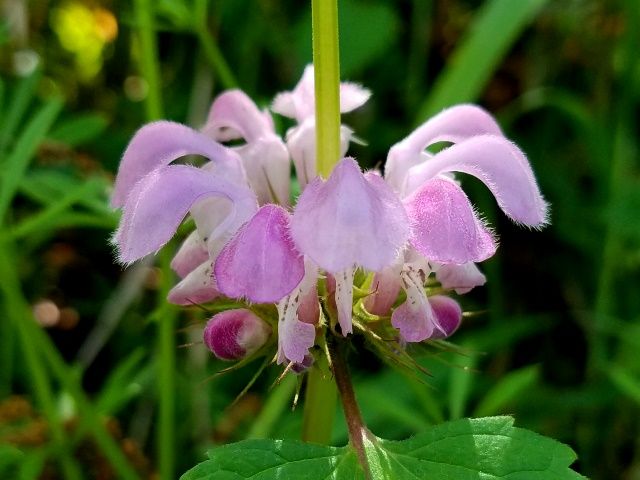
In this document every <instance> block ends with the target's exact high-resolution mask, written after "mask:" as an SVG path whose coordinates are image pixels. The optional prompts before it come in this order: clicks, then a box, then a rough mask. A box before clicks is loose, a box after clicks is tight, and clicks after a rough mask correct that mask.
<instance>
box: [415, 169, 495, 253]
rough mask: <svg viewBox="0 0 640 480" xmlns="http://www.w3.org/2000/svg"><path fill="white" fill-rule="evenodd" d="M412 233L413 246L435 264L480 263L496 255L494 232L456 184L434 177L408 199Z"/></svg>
mask: <svg viewBox="0 0 640 480" xmlns="http://www.w3.org/2000/svg"><path fill="white" fill-rule="evenodd" d="M405 207H406V209H407V214H408V215H409V219H410V221H411V226H412V232H411V239H410V241H409V243H410V244H411V246H413V247H414V248H415V249H416V250H417V251H418V252H420V253H421V254H422V255H424V256H425V257H426V258H427V259H429V260H431V261H436V262H439V263H456V264H462V263H467V262H480V261H482V260H486V259H487V258H489V257H490V256H492V255H493V254H494V253H495V250H496V248H497V247H496V243H495V241H494V239H493V236H492V235H491V232H490V231H489V230H488V229H487V228H486V227H485V226H484V225H483V223H482V222H481V221H480V220H479V219H478V218H477V217H476V215H475V213H474V211H473V208H472V207H471V204H470V203H469V199H468V198H467V196H466V195H465V194H464V192H463V191H462V189H461V188H460V187H459V186H458V185H456V184H455V183H454V182H452V181H450V180H447V179H444V178H434V179H432V180H429V181H428V182H426V183H425V184H424V185H422V187H420V189H419V190H418V191H416V192H415V193H414V194H413V195H411V196H410V197H409V198H407V199H406V200H405Z"/></svg>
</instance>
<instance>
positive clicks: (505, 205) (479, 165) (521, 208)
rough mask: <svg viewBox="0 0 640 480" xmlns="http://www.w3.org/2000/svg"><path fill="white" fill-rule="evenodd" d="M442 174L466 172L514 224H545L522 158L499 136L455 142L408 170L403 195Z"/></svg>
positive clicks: (541, 203)
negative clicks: (480, 182)
mask: <svg viewBox="0 0 640 480" xmlns="http://www.w3.org/2000/svg"><path fill="white" fill-rule="evenodd" d="M446 172H462V173H468V174H469V175H473V176H474V177H477V178H478V179H480V180H481V181H482V182H483V183H484V184H485V185H486V186H487V187H488V188H489V190H491V193H493V196H494V197H495V198H496V200H497V202H498V205H499V206H500V208H501V209H502V210H503V211H504V213H505V214H506V215H507V216H508V217H509V218H511V219H512V220H513V221H515V222H519V223H523V224H525V225H528V226H531V227H541V226H543V225H544V224H545V223H546V221H547V203H546V202H545V201H544V198H543V197H542V194H541V193H540V190H539V189H538V185H537V183H536V180H535V178H534V176H533V172H532V171H531V166H530V165H529V162H528V161H527V159H526V157H525V155H524V154H523V153H522V151H520V149H518V147H516V146H515V145H514V144H513V143H511V142H510V141H509V140H507V139H506V138H504V137H501V136H494V135H480V136H476V137H473V138H470V139H468V140H465V141H463V142H460V143H457V144H455V145H453V146H451V147H449V148H447V149H445V150H443V151H441V152H439V153H438V154H436V155H434V156H433V157H432V158H431V159H429V161H427V162H424V163H421V164H419V165H416V166H414V167H412V168H411V169H410V170H409V172H408V175H407V179H406V182H407V184H406V192H407V193H411V192H414V191H416V190H417V189H418V188H420V186H421V185H422V184H424V183H425V182H426V181H428V180H430V179H432V178H434V177H436V176H437V175H439V174H441V173H446Z"/></svg>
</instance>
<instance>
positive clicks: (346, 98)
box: [271, 65, 371, 190]
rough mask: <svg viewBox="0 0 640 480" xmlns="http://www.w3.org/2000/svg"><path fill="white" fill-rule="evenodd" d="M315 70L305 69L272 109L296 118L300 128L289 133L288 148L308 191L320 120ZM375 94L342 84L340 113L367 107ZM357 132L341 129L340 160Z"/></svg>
mask: <svg viewBox="0 0 640 480" xmlns="http://www.w3.org/2000/svg"><path fill="white" fill-rule="evenodd" d="M313 75H314V71H313V66H312V65H308V66H307V67H306V68H305V69H304V73H303V74H302V78H301V79H300V81H299V82H298V84H297V85H296V86H295V88H294V89H293V90H292V91H290V92H282V93H279V94H278V95H277V96H276V98H275V99H274V100H273V104H272V106H271V109H272V110H273V111H274V112H276V113H279V114H280V115H283V116H285V117H289V118H292V119H294V120H295V121H296V123H297V125H295V126H294V127H292V128H291V129H289V131H288V132H287V135H286V138H287V148H288V149H289V153H290V154H291V158H292V159H293V164H294V165H295V168H296V175H297V178H298V183H299V184H300V189H301V190H304V189H305V187H306V186H307V184H308V183H309V182H311V181H312V180H313V179H314V178H316V172H317V170H316V120H315V107H316V100H315V95H314V90H313V89H314V78H313ZM370 96H371V92H370V91H369V90H367V89H366V88H363V87H362V86H360V85H358V84H356V83H350V82H342V83H341V84H340V112H342V113H347V112H351V111H352V110H355V109H356V108H359V107H361V106H362V105H364V104H365V103H366V102H367V100H369V97H370ZM352 138H353V131H352V130H351V129H350V128H349V127H347V126H345V125H341V126H340V157H343V156H344V155H345V154H346V153H347V149H348V148H349V142H351V140H352Z"/></svg>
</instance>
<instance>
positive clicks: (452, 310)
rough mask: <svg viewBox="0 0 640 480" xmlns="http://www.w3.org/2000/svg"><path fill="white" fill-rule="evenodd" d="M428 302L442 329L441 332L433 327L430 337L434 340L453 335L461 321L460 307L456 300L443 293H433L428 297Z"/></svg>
mask: <svg viewBox="0 0 640 480" xmlns="http://www.w3.org/2000/svg"><path fill="white" fill-rule="evenodd" d="M429 304H430V305H431V308H432V309H433V313H434V314H435V316H436V318H437V319H438V324H439V325H440V327H442V330H444V331H443V332H441V331H439V330H438V329H437V328H436V329H434V331H433V335H431V339H432V340H436V339H440V338H447V337H450V336H451V335H453V333H454V332H455V331H456V330H457V329H458V327H459V326H460V323H461V322H462V309H461V308H460V305H459V304H458V302H456V301H455V300H453V299H452V298H449V297H447V296H445V295H434V296H433V297H429Z"/></svg>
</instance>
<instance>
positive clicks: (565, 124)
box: [0, 0, 640, 479]
mask: <svg viewBox="0 0 640 480" xmlns="http://www.w3.org/2000/svg"><path fill="white" fill-rule="evenodd" d="M2 6H3V9H4V10H3V11H4V13H5V15H4V16H3V17H2V20H1V23H0V52H1V55H0V71H1V77H0V222H1V223H0V312H2V314H1V315H0V365H1V367H0V477H2V478H25V479H28V478H71V479H74V478H131V479H135V478H151V476H152V475H153V473H154V472H156V473H159V474H160V478H166V479H169V478H176V476H177V475H178V474H179V473H182V472H184V471H185V470H186V469H187V468H189V467H191V466H192V465H194V464H195V463H196V462H197V461H200V460H202V459H203V458H204V452H205V450H206V449H207V447H210V446H211V445H213V444H219V443H222V442H227V441H234V440H240V439H243V438H248V437H267V436H274V437H280V438H297V437H298V436H299V431H300V423H301V414H300V412H299V411H298V410H296V411H295V412H293V413H289V412H288V407H289V405H290V403H291V395H292V393H293V391H294V390H295V385H293V384H290V383H291V382H288V383H287V382H285V383H283V384H281V385H280V386H277V387H274V388H273V389H270V387H271V386H272V384H273V382H274V380H275V379H276V377H277V376H278V375H279V372H278V371H276V370H275V369H273V370H269V369H268V370H267V371H266V374H265V375H264V376H262V377H261V378H259V379H258V380H257V381H256V383H255V385H254V386H253V387H252V388H251V389H250V391H249V393H248V394H247V395H245V396H244V397H242V398H240V399H239V400H238V401H237V402H236V403H233V404H232V401H233V400H234V398H235V397H236V395H237V394H238V393H239V392H240V391H241V390H242V389H243V387H244V386H245V385H246V383H247V382H248V381H249V380H250V379H251V377H252V376H253V373H254V371H255V369H256V368H258V365H251V366H249V367H246V368H243V369H239V370H238V371H235V372H234V373H232V374H228V375H222V376H212V375H213V374H214V373H215V372H217V371H218V370H220V369H221V368H222V367H223V366H224V365H222V364H221V363H220V362H218V361H216V360H214V359H213V358H212V357H211V356H210V355H209V354H208V352H206V349H204V347H203V346H202V345H198V344H195V345H192V346H189V347H187V348H180V349H178V347H177V346H178V345H179V344H190V343H192V342H198V341H199V335H200V328H201V327H200V326H201V324H202V321H203V320H204V318H205V316H206V315H205V313H203V312H202V311H201V310H199V309H197V308H192V309H188V310H182V311H180V312H178V311H177V310H174V309H173V308H171V307H169V306H167V305H166V303H165V302H164V301H163V291H166V286H167V285H170V284H171V283H172V282H173V281H174V280H173V279H172V278H171V276H170V272H169V270H168V268H167V267H166V265H165V264H166V258H163V259H161V262H160V265H159V267H154V266H153V265H152V263H150V262H148V261H147V262H142V263H141V264H139V265H137V266H134V267H132V268H131V269H129V270H128V271H126V272H125V271H122V269H121V268H120V267H119V266H117V265H114V263H113V256H112V250H111V247H110V246H109V245H108V239H109V237H110V235H111V232H112V231H113V229H114V228H115V226H116V224H117V214H116V213H114V212H112V211H111V210H110V209H109V207H108V196H109V185H110V183H111V179H112V176H113V174H114V172H115V171H116V169H117V165H118V162H119V158H120V155H121V153H122V151H123V149H124V147H125V146H126V143H127V141H128V139H129V138H130V137H131V135H132V133H133V132H134V131H135V130H136V129H137V128H138V127H139V126H140V125H142V124H143V123H145V122H146V121H148V120H150V119H151V118H153V117H154V116H157V115H160V114H161V113H162V114H163V116H164V117H165V118H169V119H173V120H177V121H181V122H186V123H189V124H192V125H195V126H199V125H200V124H201V123H202V122H203V120H204V117H205V115H206V112H207V109H208V106H209V104H210V101H211V99H212V98H213V96H215V95H216V94H217V93H219V92H220V91H221V90H222V89H224V88H228V87H232V86H238V87H240V88H242V89H244V90H245V91H247V93H249V95H250V96H252V97H253V98H256V99H258V101H259V103H260V104H262V105H265V106H266V105H268V102H269V101H270V99H271V98H272V97H273V95H274V94H275V93H276V92H278V91H281V90H285V89H288V88H290V87H291V86H292V85H293V84H294V83H295V82H296V81H297V79H298V77H299V75H300V73H301V71H302V69H303V67H304V65H305V64H306V63H307V62H309V61H310V58H311V52H310V45H311V41H310V16H309V15H310V14H309V5H308V4H307V3H306V2H295V1H285V0H281V1H275V0H226V1H219V2H207V1H205V0H203V1H200V0H160V1H157V2H145V1H135V2H126V1H117V0H113V1H103V2H90V1H86V2H85V1H81V0H61V1H51V2H44V1H35V2H26V1H24V0H5V2H4V3H3V4H2ZM74 12H75V13H74ZM78 12H79V13H78ZM65 15H66V16H65ZM74 15H75V16H74ZM340 15H341V16H340V28H341V39H342V40H341V56H342V74H343V76H344V78H345V79H348V80H352V81H357V82H361V83H363V84H365V85H366V86H367V87H368V88H370V89H371V90H372V91H373V92H374V96H373V98H372V100H371V101H370V102H369V104H368V105H367V106H366V107H364V108H363V109H361V110H360V111H357V112H355V113H353V114H349V115H348V116H346V118H345V122H346V123H348V124H349V125H350V126H352V127H353V128H354V130H355V131H356V132H357V134H358V136H359V137H361V138H363V139H365V140H366V141H367V143H368V145H367V146H357V145H356V146H354V148H353V149H352V152H353V154H354V155H355V156H356V157H357V158H358V160H359V161H360V162H361V164H362V165H365V166H369V167H373V166H375V165H378V164H381V163H382V162H384V159H385V156H386V151H387V150H388V148H389V146H390V145H392V144H393V143H395V142H396V141H398V140H400V139H401V138H402V137H403V136H404V135H406V134H407V133H409V131H410V130H411V129H412V128H413V126H414V125H415V124H417V123H418V122H420V121H422V120H424V118H425V117H426V116H427V115H428V114H431V113H433V112H434V111H437V110H439V109H440V108H442V107H444V106H446V105H448V104H450V103H454V102H459V101H476V102H478V103H480V104H481V105H483V106H485V107H486V108H487V109H488V110H489V111H491V112H492V113H494V114H496V115H497V116H498V118H499V119H500V120H501V124H502V125H503V128H504V130H505V132H506V133H507V135H508V136H509V137H511V138H513V139H514V140H515V141H516V142H517V143H518V144H519V145H520V146H521V147H522V148H523V150H524V151H525V152H527V153H528V155H529V158H530V160H531V162H532V165H533V167H534V170H535V172H536V174H537V177H538V181H539V183H540V185H541V189H542V191H543V192H544V193H545V195H546V197H547V199H548V200H549V201H550V203H551V205H552V224H551V226H550V227H548V228H547V229H545V230H544V231H542V232H528V231H521V230H519V229H518V228H517V227H515V226H513V225H511V224H509V222H508V221H506V219H505V218H504V217H502V216H501V215H500V214H499V212H498V211H497V209H496V206H495V205H494V203H493V199H491V198H490V197H489V195H488V194H487V192H486V191H485V190H484V189H483V187H482V186H481V185H479V184H478V183H476V182H474V181H473V180H472V179H470V178H464V179H463V180H464V182H465V183H468V187H469V188H468V189H467V190H468V191H470V192H471V194H472V196H473V198H474V202H475V203H476V204H477V205H479V206H480V210H482V212H483V214H484V215H485V216H486V217H487V218H488V219H489V220H490V221H491V222H492V223H493V225H494V226H495V227H496V230H497V231H498V232H499V233H500V237H501V248H500V250H499V253H498V255H497V256H496V257H495V258H494V259H492V260H490V261H488V262H486V263H485V264H484V265H483V266H482V268H483V269H484V271H485V272H486V274H487V276H488V278H489V282H488V284H487V286H486V287H484V288H480V289H476V291H474V292H472V294H470V295H467V296H465V297H464V298H463V299H462V301H463V303H464V306H465V309H466V310H467V311H469V312H476V313H474V314H472V315H469V316H468V317H467V319H466V321H465V324H464V326H463V328H462V329H461V330H460V332H459V333H458V334H456V336H455V337H454V338H453V341H454V342H455V343H456V344H457V345H459V346H460V348H457V349H452V351H442V352H436V353H434V352H433V351H431V352H430V353H429V354H425V355H422V356H421V358H420V363H421V364H422V365H423V366H424V367H425V368H427V369H428V370H429V371H430V372H431V375H432V376H431V377H429V378H423V377H418V376H416V377H413V376H407V375H405V374H404V373H402V372H398V371H395V370H392V369H389V368H388V367H386V366H384V365H381V364H380V362H379V360H377V359H376V357H375V356H374V355H372V354H371V353H369V352H367V350H366V345H357V347H358V354H357V355H352V357H351V360H352V363H353V367H354V368H353V369H354V373H355V376H356V392H357V395H358V398H359V400H360V402H361V404H362V408H363V414H364V417H365V420H366V421H367V423H368V424H369V425H370V427H371V429H372V431H374V432H375V433H377V434H378V435H383V436H385V437H386V438H403V437H406V436H408V435H411V434H414V433H417V432H419V431H421V430H422V429H424V428H425V427H426V426H428V425H432V424H436V423H439V422H442V421H444V420H448V419H455V418H460V417H462V416H471V415H477V416H480V415H496V414H513V415H515V417H516V425H518V426H519V427H523V428H528V429H531V430H534V431H537V432H539V433H542V434H545V435H548V436H550V437H553V438H556V439H558V440H561V441H563V442H565V443H568V444H569V445H571V446H572V447H573V448H574V449H575V450H576V451H577V453H578V455H579V461H578V463H577V465H576V469H577V470H578V471H580V472H581V473H583V474H584V475H587V476H589V477H590V478H593V479H611V478H620V479H637V478H640V443H639V439H640V435H639V432H640V420H639V419H640V415H639V414H640V361H639V357H638V353H637V352H638V349H639V348H640V296H639V295H638V291H639V286H640V281H639V280H640V218H639V217H638V207H640V165H639V153H638V148H639V145H640V142H639V140H638V139H639V138H640V130H639V126H638V119H639V118H640V117H639V113H640V108H639V106H640V61H638V52H637V50H638V45H640V18H639V17H640V9H638V6H637V2H636V1H635V0H617V1H608V2H605V1H597V0H556V1H553V2H544V1H543V0H527V1H524V0H522V1H518V2H513V1H508V0H488V1H485V2H482V1H475V0H454V1H444V0H438V1H435V0H369V1H365V0H340ZM79 18H80V19H85V21H84V22H83V23H82V25H81V26H82V27H83V28H75V26H78V25H79V24H78V19H79ZM74 19H75V20H76V22H74ZM88 27H91V28H88ZM65 29H66V30H65ZM72 40H73V41H72ZM85 50H86V51H85ZM156 50H157V52H156V53H153V52H155V51H156ZM150 52H151V53H150ZM83 62H85V63H86V62H89V64H88V65H83ZM96 65H98V66H97V67H96ZM154 71H156V72H157V75H158V78H156V79H154V78H153V76H154V75H155V74H154V73H153V72H154ZM276 121H277V122H278V123H279V125H278V127H279V128H280V130H281V131H283V132H284V130H285V129H286V127H287V124H286V122H284V121H282V120H281V119H276ZM172 248H175V246H169V247H168V250H171V249H172ZM176 315H178V318H177V320H176ZM174 320H175V322H174ZM416 353H417V354H421V352H416ZM389 392H393V395H390V394H389ZM302 400H303V399H302ZM334 440H335V443H336V444H337V445H339V444H343V443H344V442H345V441H346V429H345V426H344V424H343V420H342V418H341V417H338V418H336V425H335V428H334ZM170 452H173V453H170Z"/></svg>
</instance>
